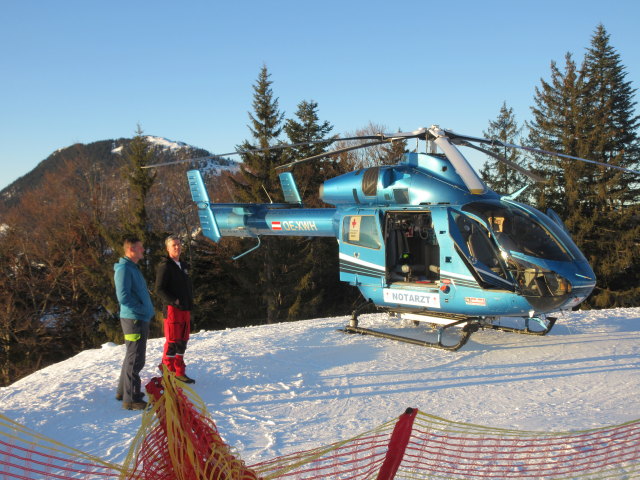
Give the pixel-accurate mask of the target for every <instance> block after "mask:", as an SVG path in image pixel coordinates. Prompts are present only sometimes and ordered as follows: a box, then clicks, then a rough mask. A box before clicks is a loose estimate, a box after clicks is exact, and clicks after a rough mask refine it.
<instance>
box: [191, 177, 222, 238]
mask: <svg viewBox="0 0 640 480" xmlns="http://www.w3.org/2000/svg"><path fill="white" fill-rule="evenodd" d="M187 179H188V180H189V189H190V190H191V198H192V199H193V201H194V202H195V204H196V206H197V207H198V217H199V218H200V226H201V227H202V234H203V235H204V236H205V237H207V238H210V239H211V240H213V241H214V242H218V241H220V236H221V235H220V229H219V228H218V224H217V223H216V219H215V216H214V215H213V211H212V210H211V208H210V207H209V194H208V193H207V188H206V187H205V186H204V181H203V180H202V175H200V171H199V170H189V171H188V172H187Z"/></svg>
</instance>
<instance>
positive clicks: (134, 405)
mask: <svg viewBox="0 0 640 480" xmlns="http://www.w3.org/2000/svg"><path fill="white" fill-rule="evenodd" d="M122 408H124V409H125V410H144V409H145V408H147V402H142V401H138V402H122Z"/></svg>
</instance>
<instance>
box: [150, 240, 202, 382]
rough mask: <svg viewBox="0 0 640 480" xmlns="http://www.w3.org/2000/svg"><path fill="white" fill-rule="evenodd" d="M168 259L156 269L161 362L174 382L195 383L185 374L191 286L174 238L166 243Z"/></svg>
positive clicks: (180, 246) (187, 271) (186, 265)
mask: <svg viewBox="0 0 640 480" xmlns="http://www.w3.org/2000/svg"><path fill="white" fill-rule="evenodd" d="M164 243H165V246H166V247H167V254H168V255H167V256H166V257H164V258H163V259H162V260H161V261H160V264H159V265H158V268H157V270H156V294H157V295H158V296H159V297H160V299H161V300H162V304H163V312H164V336H165V344H164V353H163V355H162V363H163V364H164V365H166V366H167V369H168V370H169V371H170V372H173V373H175V375H176V379H177V380H180V381H181V382H184V383H196V381H195V380H194V379H193V378H189V377H188V376H187V374H186V373H185V368H186V367H185V364H184V352H185V350H186V349H187V341H188V340H189V332H190V330H191V309H192V308H193V287H192V285H191V278H189V265H188V264H187V263H186V262H184V261H180V254H181V253H182V244H181V243H180V239H179V238H178V237H176V236H174V235H171V236H169V237H168V238H167V239H166V240H165V242H164Z"/></svg>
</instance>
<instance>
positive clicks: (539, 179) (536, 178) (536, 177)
mask: <svg viewBox="0 0 640 480" xmlns="http://www.w3.org/2000/svg"><path fill="white" fill-rule="evenodd" d="M455 144H456V145H461V146H463V147H469V148H473V149H474V150H477V151H479V152H482V153H484V154H485V155H489V156H490V157H493V158H495V159H496V160H498V161H499V162H502V163H504V164H505V165H508V166H509V167H511V168H513V169H514V170H516V171H518V172H520V173H521V174H522V175H525V176H527V177H529V178H530V179H531V180H533V181H534V182H537V183H548V182H549V180H548V179H545V178H542V177H541V176H539V175H537V174H535V173H533V172H530V171H529V170H527V169H525V168H523V167H521V166H520V165H518V164H517V163H514V162H512V161H511V160H507V159H506V158H504V157H503V156H502V155H498V154H497V153H495V152H492V151H491V150H487V149H486V148H482V147H479V146H477V145H474V144H472V143H469V142H467V141H461V142H459V141H456V142H455Z"/></svg>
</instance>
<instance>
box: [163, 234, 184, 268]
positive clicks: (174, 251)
mask: <svg viewBox="0 0 640 480" xmlns="http://www.w3.org/2000/svg"><path fill="white" fill-rule="evenodd" d="M164 245H165V246H166V247H167V253H168V254H169V256H170V257H171V259H172V260H174V261H176V262H178V261H180V253H182V242H180V239H179V238H178V237H177V236H175V235H169V236H168V237H167V239H166V240H165V241H164Z"/></svg>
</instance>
